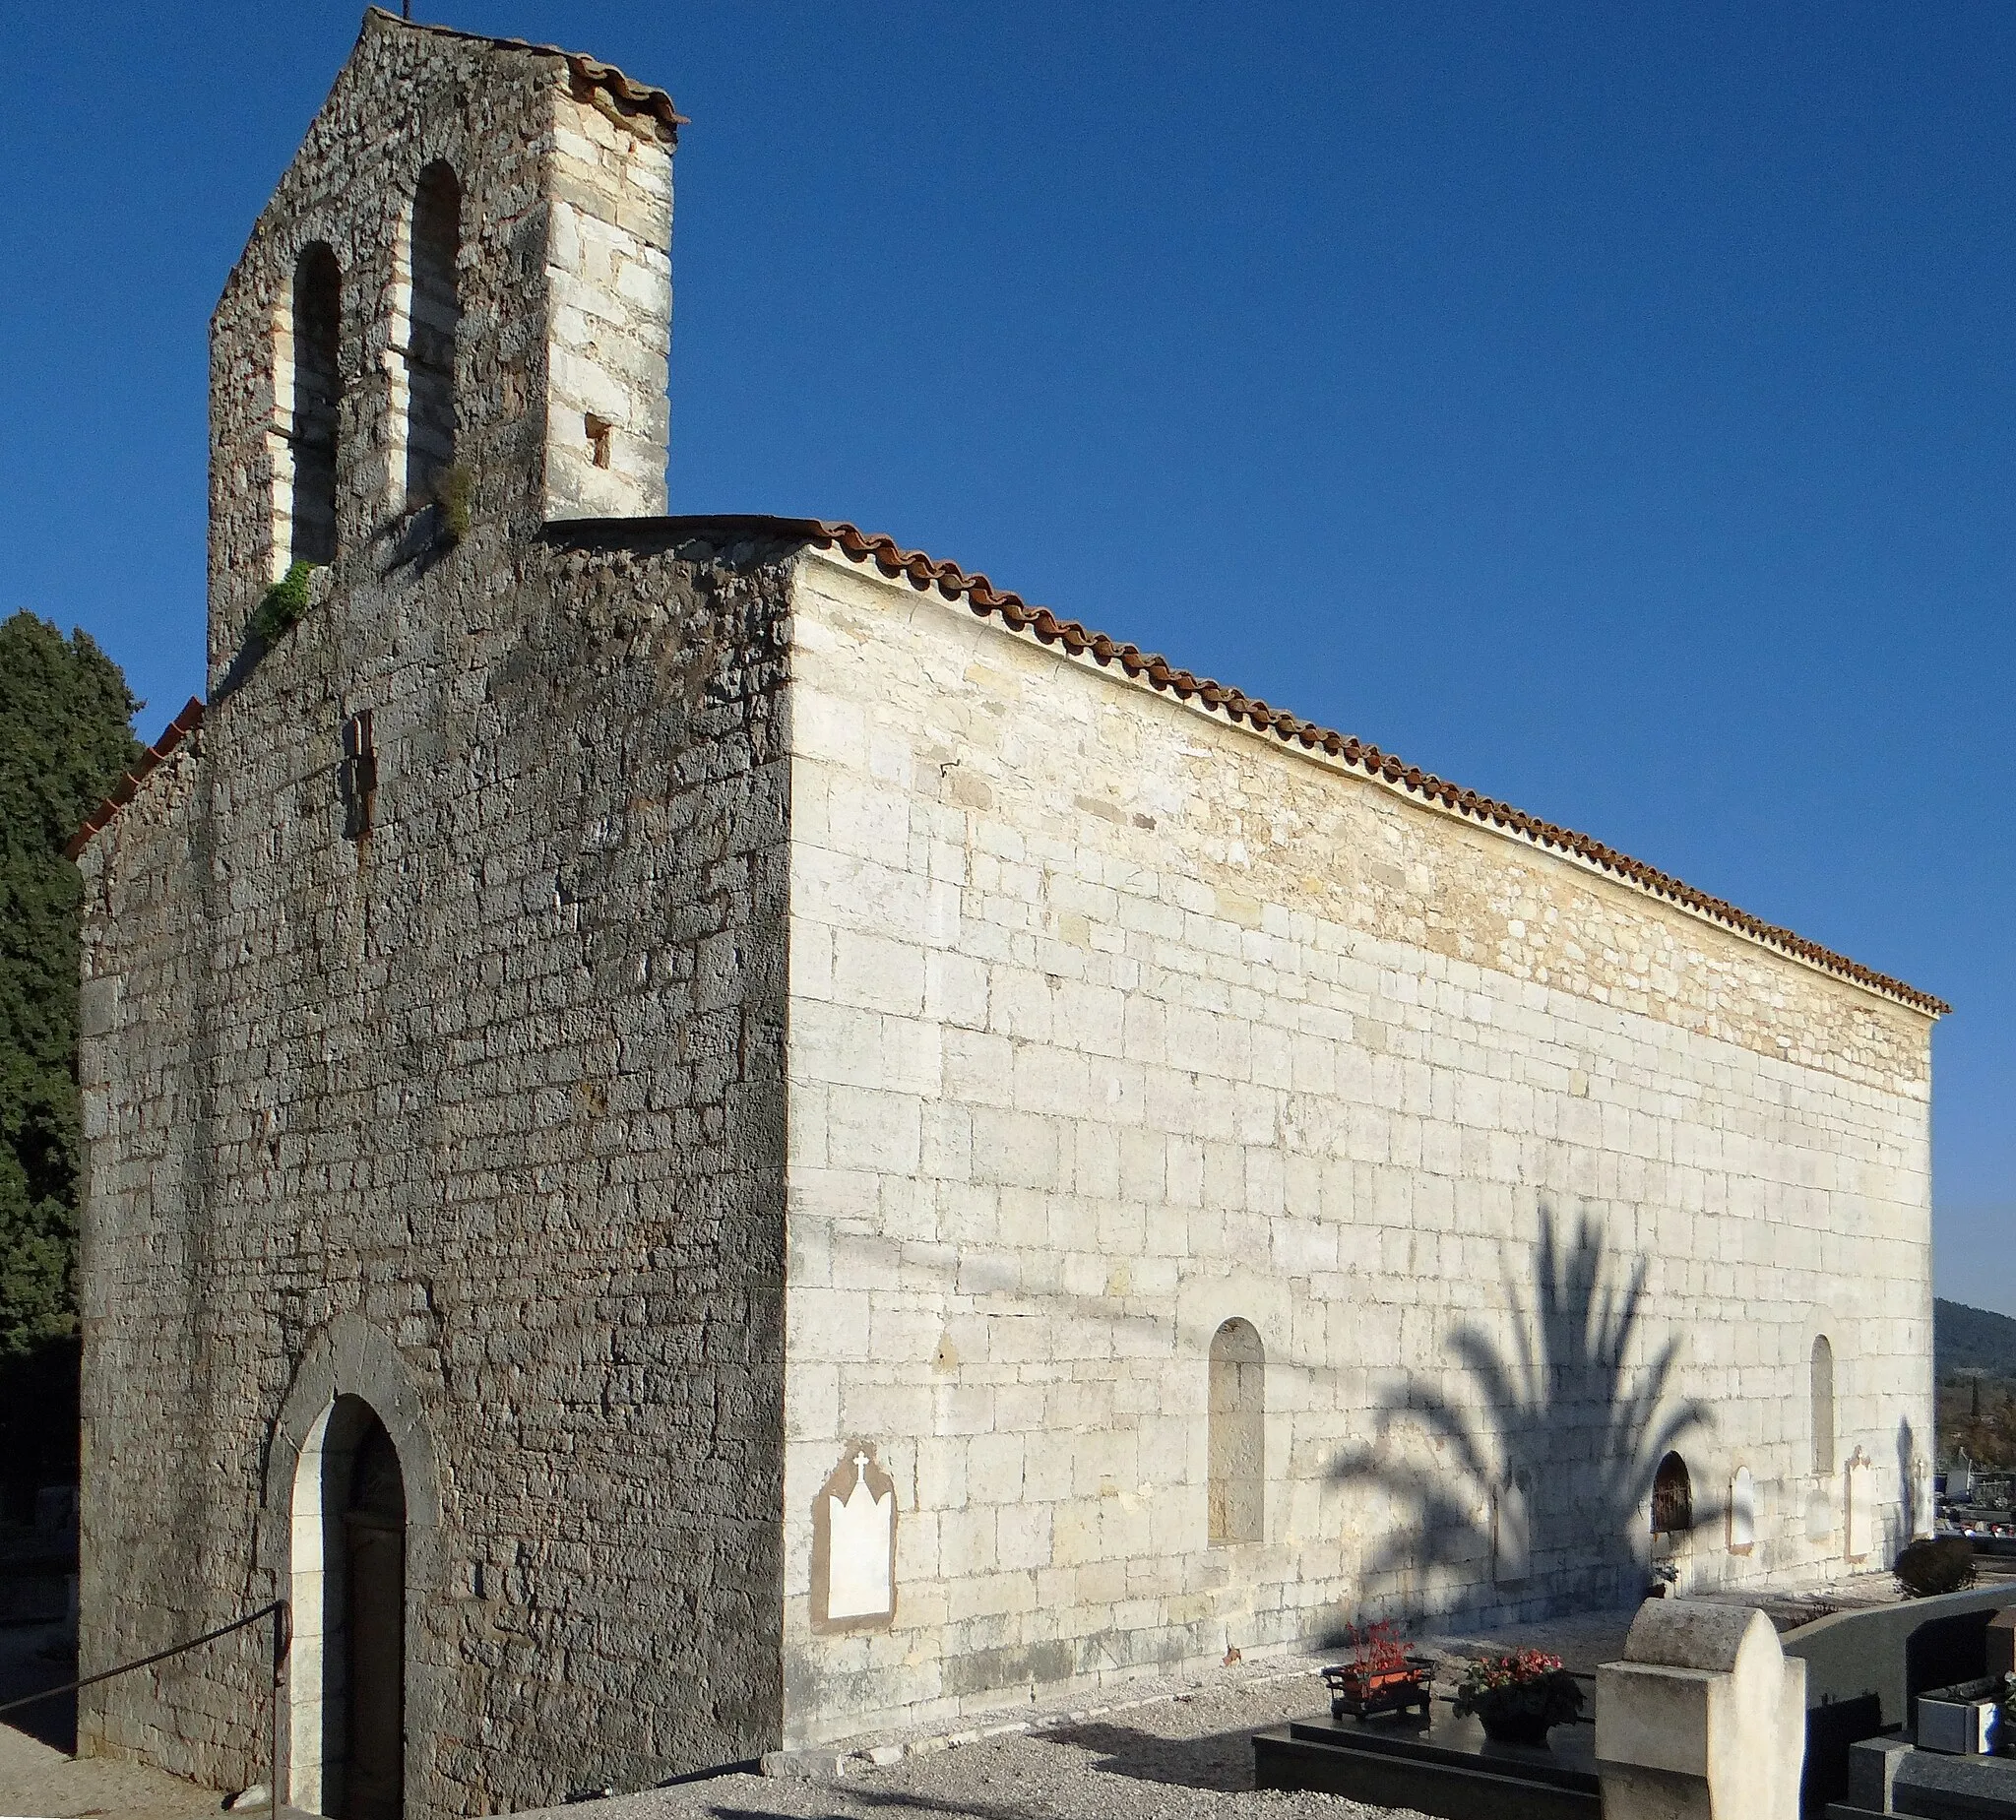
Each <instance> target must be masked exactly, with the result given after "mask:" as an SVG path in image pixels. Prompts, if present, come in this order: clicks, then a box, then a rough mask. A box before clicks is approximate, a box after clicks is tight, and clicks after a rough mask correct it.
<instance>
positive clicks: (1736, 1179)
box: [785, 554, 1931, 1740]
mask: <svg viewBox="0 0 2016 1820" xmlns="http://www.w3.org/2000/svg"><path fill="white" fill-rule="evenodd" d="M794 625H795V650H794V659H793V691H794V701H793V729H794V730H793V759H792V763H793V779H792V800H793V812H792V844H791V913H790V937H791V960H790V997H791V1007H790V1043H789V1051H788V1056H789V1061H788V1065H789V1075H790V1138H789V1142H790V1259H789V1272H788V1282H789V1290H788V1298H789V1307H788V1323H787V1325H788V1359H789V1363H788V1390H787V1414H788V1425H789V1432H788V1465H787V1472H786V1494H785V1511H786V1516H785V1523H786V1568H787V1580H786V1604H787V1631H786V1634H787V1710H788V1733H789V1735H790V1736H792V1737H793V1738H794V1739H799V1740H807V1739H811V1738H814V1737H819V1736H830V1735H836V1734H839V1733H843V1732H847V1731H850V1730H854V1729H858V1728H859V1727H861V1726H863V1725H864V1724H867V1723H870V1722H871V1721H872V1722H880V1721H883V1720H886V1719H887V1718H888V1717H889V1716H891V1715H893V1714H895V1713H898V1712H901V1713H904V1714H906V1715H908V1716H913V1717H914V1716H921V1715H941V1716H942V1715H945V1714H950V1713H956V1712H960V1711H964V1710H966V1709H968V1708H970V1707H974V1706H979V1705H988V1704H992V1703H995V1702H997V1701H999V1700H1000V1699H1002V1698H1004V1697H1010V1698H1012V1697H1014V1693H1015V1690H1016V1689H1018V1688H1020V1689H1022V1690H1024V1694H1025V1696H1026V1692H1027V1690H1028V1688H1030V1687H1032V1686H1040V1687H1044V1688H1054V1687H1061V1686H1066V1685H1075V1684H1080V1683H1086V1682H1093V1681H1098V1680H1101V1679H1103V1678H1105V1677H1107V1676H1110V1675H1114V1674H1121V1673H1125V1672H1129V1671H1133V1670H1137V1669H1141V1668H1144V1667H1148V1666H1150V1665H1167V1664H1171V1663H1179V1662H1181V1663H1200V1662H1207V1661H1212V1660H1216V1659H1217V1658H1219V1657H1221V1656H1223V1655H1224V1654H1225V1653H1226V1651H1227V1650H1228V1649H1234V1648H1235V1649H1239V1650H1241V1651H1243V1652H1245V1653H1248V1654H1250V1653H1252V1652H1254V1651H1256V1650H1269V1649H1278V1648H1284V1647H1287V1646H1289V1645H1292V1644H1295V1643H1300V1642H1305V1641H1309V1640H1311V1639H1316V1638H1321V1637H1335V1636H1336V1634H1337V1633H1338V1630H1339V1628H1340V1626H1341V1624H1342V1622H1343V1621H1344V1620H1345V1619H1347V1618H1349V1617H1353V1616H1356V1615H1359V1614H1378V1613H1391V1614H1396V1615H1402V1616H1420V1615H1424V1614H1432V1613H1462V1614H1465V1616H1466V1617H1467V1618H1474V1617H1479V1616H1482V1617H1491V1616H1498V1617H1504V1618H1517V1617H1525V1616H1532V1615H1537V1614H1540V1613H1541V1612H1543V1611H1544V1610H1545V1609H1547V1608H1549V1607H1552V1606H1556V1605H1558V1604H1560V1603H1561V1602H1563V1601H1564V1600H1571V1599H1580V1600H1589V1599H1607V1600H1617V1599H1623V1600H1628V1599H1631V1598H1634V1597H1636V1596H1637V1595H1638V1594H1639V1593H1640V1592H1642V1590H1643V1587H1644V1584H1645V1580H1646V1572H1647V1555H1648V1552H1649V1551H1650V1535H1649V1521H1650V1518H1649V1498H1650V1492H1651V1480H1652V1476H1653V1473H1654V1470H1655V1468H1656V1466H1657V1464H1658V1461H1659V1459H1660V1457H1661V1456H1662V1455H1663V1453H1664V1452H1665V1451H1666V1450H1667V1447H1668V1446H1669V1444H1670V1445H1671V1446H1673V1447H1675V1448H1677V1450H1678V1451H1679V1452H1680V1454H1681V1455H1682V1457H1683V1459H1684V1460H1685V1463H1686V1466H1687V1469H1688V1474H1689V1477H1690V1480H1691V1486H1692V1496H1693V1501H1694V1513H1693V1514H1694V1523H1695V1526H1696V1527H1695V1528H1694V1530H1693V1533H1692V1534H1691V1535H1690V1536H1688V1537H1686V1538H1681V1539H1677V1540H1672V1541H1663V1542H1662V1543H1661V1544H1660V1549H1659V1551H1660V1552H1661V1553H1662V1554H1669V1553H1670V1554H1673V1555H1675V1556H1676V1557H1677V1566H1678V1569H1679V1571H1680V1573H1681V1576H1682V1585H1683V1586H1690V1587H1702V1586H1708V1585H1714V1584H1722V1583H1727V1582H1733V1581H1739V1580H1743V1579H1748V1578H1755V1577H1759V1576H1762V1575H1765V1574H1772V1575H1775V1576H1779V1577H1781V1578H1787V1577H1789V1578H1791V1579H1794V1580H1798V1579H1802V1578H1817V1577H1819V1576H1822V1575H1825V1574H1828V1573H1831V1572H1839V1571H1840V1570H1841V1567H1842V1563H1843V1546H1844V1542H1845V1539H1846V1538H1845V1534H1844V1522H1845V1517H1844V1510H1843V1504H1844V1498H1845V1495H1846V1490H1847V1480H1846V1478H1845V1476H1844V1463H1846V1462H1847V1461H1848V1460H1849V1459H1850V1458H1851V1457H1852V1456H1853V1453H1854V1450H1855V1449H1856V1448H1857V1447H1858V1446H1859V1447H1860V1448H1861V1449H1862V1450H1863V1452H1864V1453H1865V1455H1866V1457H1867V1458H1868V1460H1870V1461H1871V1462H1873V1468H1872V1477H1871V1478H1869V1479H1867V1480H1864V1481H1862V1482H1863V1483H1865V1484H1866V1485H1868V1486H1869V1487H1870V1488H1871V1489H1872V1491H1873V1493H1874V1495H1875V1496H1876V1497H1877V1498H1878V1499H1879V1500H1880V1511H1879V1521H1878V1525H1877V1530H1878V1533H1879V1534H1880V1535H1881V1536H1882V1537H1883V1538H1884V1540H1882V1541H1881V1542H1879V1543H1878V1544H1877V1546H1879V1547H1883V1546H1891V1545H1894V1543H1895V1540H1896V1539H1897V1538H1898V1536H1899V1534H1900V1532H1901V1530H1902V1529H1903V1527H1904V1526H1905V1524H1906V1513H1905V1510H1904V1492H1903V1485H1904V1481H1905V1479H1906V1478H1907V1477H1908V1475H1909V1463H1910V1460H1911V1457H1912V1456H1913V1455H1914V1454H1915V1453H1927V1452H1929V1448H1930V1438H1931V1408H1930V1391H1931V1374H1930V1344H1931V1336H1930V1290H1929V1224H1928V1208H1929V1197H1928V1179H1929V1178H1928V1117H1927V1108H1928V1103H1929V1100H1928V1092H1929V1080H1928V1073H1927V1055H1928V1036H1929V1029H1930V1020H1929V1018H1928V1017H1927V1016H1926V1015H1924V1014H1923V1013H1922V1012H1921V1011H1919V1010H1917V1009H1913V1008H1910V1007H1908V1006H1906V1005H1904V1004H1901V1003H1899V1002H1897V1000H1896V999H1895V998H1893V997H1890V996H1886V995H1884V994H1882V993H1879V992H1875V991H1871V990H1868V989H1865V988H1863V987H1861V986H1859V985H1856V984H1852V983H1849V982H1848V981H1846V980H1843V979H1841V978H1838V977H1835V976H1832V975H1830V974H1829V973H1824V972H1822V971H1820V970H1819V969H1817V968H1815V967H1811V966H1807V965H1804V964H1802V963H1800V962H1798V961H1796V960H1793V959H1791V958H1789V957H1787V956H1785V955H1783V954H1780V953H1777V952H1774V951H1773V950H1771V949H1769V948H1767V947H1766V946H1764V945H1763V944H1762V943H1761V942H1759V941H1756V940H1753V939H1750V938H1748V937H1746V936H1744V935H1741V934H1737V933H1734V932H1733V931H1730V930H1727V929H1724V928H1721V927H1717V926H1715V925H1713V924H1711V923H1710V922H1708V921H1707V920H1705V919H1704V918H1702V917H1700V916H1697V915H1693V914H1690V913H1688V912H1687V911H1685V910H1681V909H1679V908H1677V907H1676V906H1673V905H1671V904H1667V903H1662V902H1660V901H1658V900H1656V899H1655V898H1653V897H1652V896H1651V895H1650V894H1649V893H1647V892H1645V891H1643V890H1639V889H1636V888H1633V887H1632V886H1630V885H1628V884H1625V883H1622V882H1620V881H1618V880H1616V879H1614V878H1610V877H1606V876H1603V875H1601V874H1599V873H1597V872H1596V871H1595V870H1594V869H1593V868H1591V867H1588V866H1586V865H1583V864H1580V863H1578V862H1576V861H1574V860H1573V859H1571V858H1569V857H1567V856H1565V855H1560V854H1555V853H1549V852H1545V851H1543V850H1541V849H1539V848H1538V847H1536V846H1535V845H1534V844H1532V843H1530V842H1528V841H1525V840H1521V839H1515V838H1512V837H1509V836H1506V835H1503V834H1499V833H1497V832H1494V831H1491V830H1487V829H1485V828H1481V827H1480V826H1478V825H1476V824H1475V823H1474V822H1471V821H1467V820H1464V819H1462V818H1459V817H1457V816H1454V815H1451V814H1445V813H1442V812H1439V811H1437V810H1435V809H1432V808H1429V807H1426V806H1423V805H1422V804H1420V803H1419V802H1418V801H1415V800H1412V799H1410V798H1408V796H1407V795H1406V793H1405V792H1404V791H1402V790H1399V789H1396V788H1393V787H1389V786H1388V785H1386V784H1382V783H1379V782H1375V781H1373V780H1371V779H1369V778H1367V777H1365V776H1363V775H1362V774H1361V773H1358V774H1352V773H1348V772H1347V771H1346V770H1345V768H1344V767H1342V766H1341V765H1339V764H1337V763H1335V762H1334V761H1330V760H1326V759H1324V758H1323V757H1322V756H1321V754H1320V753H1319V754H1313V755H1312V754H1307V753H1304V752H1301V751H1297V750H1293V749H1291V748H1289V747H1286V746H1285V745H1284V744H1283V743H1282V742H1281V741H1279V740H1278V739H1276V738H1274V737H1272V736H1271V735H1266V734H1259V733H1255V732H1252V731H1250V730H1247V729H1245V728H1242V727H1237V726H1233V725H1231V724H1229V723H1228V722H1227V721H1226V720H1225V718H1224V717H1222V716H1220V715H1215V714H1212V713H1210V712H1208V711H1207V710H1205V709H1203V708H1201V707H1198V706H1195V705H1186V704H1183V703H1181V702H1178V701H1177V700H1175V699H1173V698H1172V697H1170V696H1168V695H1165V694H1159V693H1157V692H1155V691H1153V690H1152V689H1151V688H1150V687H1149V686H1148V685H1147V684H1146V683H1145V682H1140V681H1130V680H1128V679H1127V678H1126V677H1125V676H1124V675H1123V674H1122V672H1121V670H1120V668H1119V666H1118V665H1114V666H1113V667H1111V668H1102V667H1100V666H1099V665H1098V664H1097V663H1096V662H1095V661H1094V660H1093V659H1092V658H1091V657H1083V658H1078V659H1073V658H1071V657H1069V656H1067V655H1066V654H1065V652H1064V650H1063V648H1062V647H1061V646H1058V645H1051V646H1048V647H1045V646H1044V645H1042V644H1040V643H1039V642H1038V641H1037V640H1036V639H1035V638H1033V637H1029V636H1026V635H1025V636H1018V635H1016V634H1014V633H1012V632H1009V631H1007V630H1005V629H1003V628H1002V627H1001V626H1000V625H999V624H998V623H996V622H994V621H992V620H989V619H984V618H982V617H979V616H977V615H976V613H975V612H974V611H973V610H972V609H971V608H970V607H969V606H968V605H967V604H966V603H964V602H963V601H952V600H948V599H946V598H945V597H944V596H941V595H940V594H939V593H938V592H937V591H936V590H935V589H925V590H922V591H919V590H918V589H916V588H914V587H913V586H912V585H911V584H910V583H909V581H908V580H906V579H904V578H901V577H899V578H897V579H894V580H891V579H887V578H885V577H884V576H883V575H881V574H880V573H879V572H878V571H877V570H876V569H875V568H874V567H873V566H872V565H871V564H861V565H858V566H856V565H854V564H852V563H850V562H849V561H848V560H847V559H846V558H845V557H843V556H841V555H838V554H814V555H810V556H808V557H807V558H806V560H805V562H804V565H803V569H802V574H801V579H800V582H799V585H798V595H797V600H796V606H795V618H794ZM1549 1248H1551V1249H1549ZM1634 1285H1636V1286H1637V1287H1636V1288H1635V1289H1634ZM1229 1321H1240V1322H1244V1323H1248V1324H1250V1326H1251V1327H1252V1328H1253V1329H1256V1330H1257V1333H1258V1337H1259V1342H1260V1346H1261V1349H1262V1350H1263V1352H1264V1364H1263V1365H1262V1366H1261V1369H1260V1377H1261V1380H1262V1382H1263V1384H1264V1391H1263V1393H1262V1394H1263V1399H1264V1418H1263V1422H1262V1434H1261V1440H1260V1444H1259V1445H1258V1447H1257V1448H1256V1450H1255V1452H1256V1456H1257V1457H1258V1458H1259V1459H1260V1461H1261V1466H1260V1469H1259V1470H1260V1472H1261V1474H1262V1475H1263V1477H1264V1485H1263V1487H1262V1491H1263V1502H1264V1517H1263V1520H1262V1523H1261V1528H1260V1531H1259V1533H1258V1535H1257V1536H1255V1537H1254V1538H1252V1539H1229V1540H1222V1541H1214V1540H1213V1539H1212V1532H1213V1529H1214V1525H1215V1523H1217V1522H1218V1519H1217V1518H1216V1517H1215V1516H1214V1506H1215V1502H1219V1501H1222V1499H1223V1496H1224V1495H1225V1494H1226V1488H1225V1487H1222V1486H1215V1485H1214V1483H1213V1475H1214V1472H1215V1470H1216V1469H1215V1468H1214V1465H1213V1460H1214V1442H1213V1425H1214V1421H1215V1420H1218V1419H1220V1418H1219V1417H1215V1416H1214V1414H1213V1412H1212V1408H1213V1404H1214V1403H1215V1402H1218V1401H1220V1400H1219V1399H1218V1398H1217V1397H1215V1395H1214V1392H1213V1389H1212V1383H1213V1372H1212V1367H1211V1363H1210V1358H1211V1353H1212V1350H1213V1342H1214V1337H1215V1336H1217V1335H1218V1334H1219V1333H1220V1331H1221V1329H1222V1328H1223V1326H1224V1324H1225V1323H1227V1322H1229ZM1822 1334H1824V1335H1826V1336H1827V1337H1828V1338H1829V1339H1830V1341H1831V1344H1832V1347H1833V1350H1834V1356H1835V1360H1836V1378H1837V1385H1836V1398H1835V1403H1836V1409H1837V1415H1836V1425H1837V1428H1838V1435H1837V1437H1836V1440H1835V1453H1836V1461H1835V1466H1834V1468H1833V1469H1831V1470H1829V1471H1826V1472H1821V1471H1818V1470H1816V1468H1817V1464H1818V1463H1817V1462H1816V1458H1815V1452H1814V1436H1813V1430H1812V1421H1813V1416H1812V1407H1813V1406H1812V1399H1811V1397H1810V1395H1809V1372H1810V1355H1811V1350H1812V1346H1813V1342H1814V1339H1815V1338H1816V1336H1819V1335H1822ZM856 1454H863V1455H865V1456H866V1457H868V1458H870V1459H871V1460H872V1461H873V1462H874V1463H875V1466H874V1471H875V1472H878V1473H880V1474H881V1475H886V1481H887V1483H888V1484H889V1485H890V1486H891V1487H892V1488H893V1491H894V1497H895V1508H894V1521H895V1528H896V1534H897V1546H896V1573H895V1582H896V1584H895V1592H894V1601H893V1602H894V1610H893V1614H891V1615H889V1616H888V1617H886V1618H884V1619H882V1620H880V1621H876V1620H873V1619H858V1618H857V1619H855V1620H853V1621H852V1622H851V1623H848V1624H842V1625H834V1624H832V1623H830V1622H822V1621H821V1609H822V1600H823V1597H824V1590H823V1587H822V1584H821V1575H822V1573H823V1572H824V1571H825V1564H824V1563H823V1562H822V1561H821V1559H820V1536H819V1524H820V1522H821V1520H822V1513H823V1512H824V1511H826V1510H827V1509H828V1508H830V1507H829V1506H828V1505H827V1504H826V1503H825V1502H824V1500H825V1499H827V1498H828V1497H829V1496H831V1495H833V1494H834V1492H835V1489H836V1488H837V1487H841V1486H844V1485H845V1484H847V1483H848V1482H850V1480H849V1469H848V1462H849V1461H850V1460H851V1458H853V1457H854V1456H855V1455H856ZM1739 1467H1743V1468H1747V1469H1748V1471H1749V1473H1750V1475H1752V1477H1753V1479H1754V1481H1755V1485H1756V1498H1757V1506H1758V1508H1757V1515H1756V1519H1755V1526H1754V1527H1755V1536H1754V1539H1753V1540H1752V1541H1751V1543H1750V1544H1749V1547H1748V1551H1747V1552H1745V1553H1732V1552H1731V1551H1730V1546H1729V1543H1730V1541H1731V1539H1732V1537H1731V1533H1730V1530H1729V1513H1728V1502H1729V1491H1730V1488H1731V1486H1732V1484H1733V1477H1734V1475H1735V1473H1736V1471H1737V1469H1738V1468H1739ZM1514 1484H1516V1485H1517V1487H1518V1490H1517V1492H1516V1493H1514V1492H1512V1491H1510V1490H1508V1487H1509V1486H1511V1485H1514ZM1232 1489H1233V1490H1234V1491H1235V1490H1236V1488H1235V1487H1234V1488H1232ZM1215 1494H1217V1496H1216V1498H1215ZM1520 1530H1523V1531H1524V1532H1525V1535H1524V1537H1523V1538H1521V1537H1520V1536H1519V1535H1517V1534H1514V1533H1513V1532H1515V1531H1520ZM1863 1545H1864V1546H1868V1545H1869V1544H1868V1543H1867V1542H1864V1543H1863Z"/></svg>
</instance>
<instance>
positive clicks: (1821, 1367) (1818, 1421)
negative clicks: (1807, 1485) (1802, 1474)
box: [1812, 1334, 1834, 1473]
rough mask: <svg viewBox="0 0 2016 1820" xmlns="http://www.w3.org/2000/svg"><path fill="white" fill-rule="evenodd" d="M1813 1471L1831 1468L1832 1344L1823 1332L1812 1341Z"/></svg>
mask: <svg viewBox="0 0 2016 1820" xmlns="http://www.w3.org/2000/svg"><path fill="white" fill-rule="evenodd" d="M1812 1377H1813V1384H1812V1392H1813V1471H1814V1472H1816V1473H1832V1472H1833V1471H1834V1348H1833V1346H1832V1344H1831V1343H1830V1342H1829V1341H1828V1338H1827V1336H1826V1335H1825V1334H1822V1335H1821V1336H1820V1337H1819V1338H1818V1339H1817V1340H1815V1341H1814V1342H1813V1361H1812Z"/></svg>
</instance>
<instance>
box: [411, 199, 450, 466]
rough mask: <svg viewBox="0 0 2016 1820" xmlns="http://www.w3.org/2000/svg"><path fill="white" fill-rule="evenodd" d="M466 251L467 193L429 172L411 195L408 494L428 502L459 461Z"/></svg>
mask: <svg viewBox="0 0 2016 1820" xmlns="http://www.w3.org/2000/svg"><path fill="white" fill-rule="evenodd" d="M461 250H462V185H461V184H460V183H458V182H457V181H456V177H455V172H454V171H452V170H451V169H449V167H448V166H447V165H446V164H442V163H434V164H429V165H428V166H427V168H426V169H425V170H423V171H421V172H420V180H419V182H418V184H416V185H415V186H414V189H413V215H412V227H411V232H410V238H409V240H408V258H409V262H410V263H409V286H410V287H409V291H408V298H409V302H408V309H407V348H406V361H407V413H406V490H407V497H408V498H409V499H424V498H425V497H426V496H427V495H428V493H429V492H430V490H431V489H432V487H433V485H434V481H435V478H436V476H437V475H438V474H439V473H440V472H441V471H442V470H443V469H444V468H446V467H448V465H449V464H450V463H451V462H453V461H454V460H455V342H456V332H457V330H458V329H459V328H460V327H461V324H462V298H461V294H460V292H459V290H458V289H457V284H456V275H455V263H456V256H457V254H458V253H460V252H461Z"/></svg>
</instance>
